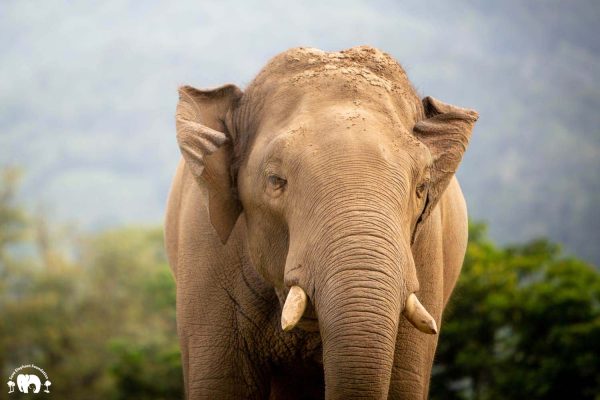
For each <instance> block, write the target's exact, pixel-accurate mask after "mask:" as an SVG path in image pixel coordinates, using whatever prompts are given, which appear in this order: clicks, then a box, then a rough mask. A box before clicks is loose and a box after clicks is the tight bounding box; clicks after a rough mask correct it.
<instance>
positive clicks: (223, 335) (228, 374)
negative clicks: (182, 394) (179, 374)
mask: <svg viewBox="0 0 600 400" xmlns="http://www.w3.org/2000/svg"><path fill="white" fill-rule="evenodd" d="M223 303H224V304H225V305H224V304H223ZM180 304H181V303H180ZM202 304H205V306H202ZM216 305H217V302H216V301H215V299H214V298H213V299H212V303H211V304H208V303H202V302H192V303H187V304H183V305H182V306H181V307H179V310H178V311H179V317H180V318H179V320H178V330H179V338H180V344H181V351H182V360H183V371H184V383H185V389H186V398H187V399H194V400H195V399H264V398H267V397H268V392H269V383H270V378H269V376H268V374H269V371H268V368H266V367H265V366H264V365H261V364H262V363H261V362H260V361H257V360H255V359H253V357H252V355H253V354H254V350H253V347H254V344H253V343H248V341H247V340H246V339H245V338H244V337H245V336H246V335H243V334H242V332H245V331H247V329H248V327H247V326H245V325H246V324H248V323H250V322H249V321H244V318H245V317H244V316H243V315H242V314H240V310H236V304H235V303H233V302H231V301H230V300H229V299H223V302H222V304H221V307H219V306H216ZM218 309H221V310H218ZM182 314H186V315H187V317H186V318H182V317H181V315H182ZM211 314H219V317H218V318H215V316H214V315H211Z"/></svg>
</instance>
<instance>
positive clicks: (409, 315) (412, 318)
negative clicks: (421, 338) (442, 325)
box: [402, 293, 438, 334]
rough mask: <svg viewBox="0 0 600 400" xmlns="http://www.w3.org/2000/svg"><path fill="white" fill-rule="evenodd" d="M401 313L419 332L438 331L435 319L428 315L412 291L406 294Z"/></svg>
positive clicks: (433, 332)
mask: <svg viewBox="0 0 600 400" xmlns="http://www.w3.org/2000/svg"><path fill="white" fill-rule="evenodd" d="M402 314H404V316H405V317H406V319H407V320H408V322H410V323H411V324H412V325H413V326H414V327H415V328H417V329H418V330H420V331H421V332H424V333H429V334H436V333H438V328H437V324H436V323H435V320H434V319H433V317H432V316H431V315H429V313H428V312H427V310H426V309H425V307H423V304H421V302H420V301H419V299H417V296H415V294H414V293H411V294H410V296H408V299H406V306H405V307H404V311H403V312H402Z"/></svg>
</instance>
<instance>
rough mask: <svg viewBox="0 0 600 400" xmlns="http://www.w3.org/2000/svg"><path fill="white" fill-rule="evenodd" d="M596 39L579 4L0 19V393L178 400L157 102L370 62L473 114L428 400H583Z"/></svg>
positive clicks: (94, 4) (161, 9)
mask: <svg viewBox="0 0 600 400" xmlns="http://www.w3.org/2000/svg"><path fill="white" fill-rule="evenodd" d="M599 20H600V3H598V2H596V1H591V0H590V1H584V0H577V1H570V2H560V1H557V0H548V1H532V0H527V1H517V0H507V1H503V2H488V1H484V0H461V1H454V2H443V1H433V2H421V1H358V0H354V1H350V0H345V1H336V0H333V1H328V2H326V4H325V2H318V1H303V2H281V1H279V2H277V1H242V0H232V1H226V0H225V1H219V2H207V1H206V2H201V1H180V2H176V3H175V2H158V1H144V2H133V1H114V0H104V1H88V2H71V1H54V0H48V1H44V2H33V1H23V0H21V1H12V0H5V1H2V2H1V3H0V169H1V171H2V172H1V174H2V177H1V178H0V379H5V382H6V381H8V377H9V376H10V374H11V373H12V371H13V369H14V368H16V367H18V366H20V365H22V364H28V363H34V364H36V365H38V366H40V367H42V368H44V369H45V371H46V372H47V373H48V375H49V379H50V380H51V381H52V386H51V387H50V391H51V394H49V395H47V394H43V393H41V394H39V396H41V397H43V396H42V395H44V396H48V397H49V396H55V398H69V399H171V398H181V396H182V394H181V390H182V389H181V387H182V382H181V373H180V364H179V352H178V345H177V339H176V333H175V320H174V307H175V305H174V303H175V296H174V284H173V280H172V278H171V275H170V270H169V268H168V266H167V263H166V261H165V255H164V251H163V248H162V228H161V221H162V214H163V211H164V204H165V201H166V196H167V193H168V189H169V185H170V180H171V177H172V175H173V173H174V169H175V166H176V163H177V161H178V158H179V150H178V148H177V146H176V142H175V130H174V109H175V104H176V101H177V91H176V89H177V86H179V85H182V84H191V85H194V86H197V87H211V86H217V85H221V84H223V83H228V82H232V83H235V84H237V85H238V86H240V87H242V88H243V87H244V86H245V85H247V84H248V83H249V82H250V81H251V80H252V78H253V77H254V76H255V75H256V74H257V72H258V71H259V69H260V68H261V67H262V66H263V65H264V64H265V63H266V62H267V61H268V59H269V58H270V57H272V56H274V55H275V54H277V53H279V52H281V51H283V50H285V49H287V48H289V47H295V46H311V47H318V48H321V49H323V50H329V51H333V50H341V49H344V48H348V47H352V46H356V45H362V44H369V45H372V46H375V47H378V48H380V49H382V50H384V51H386V52H388V53H390V54H391V55H392V56H394V57H395V58H396V59H397V60H399V61H400V63H401V64H402V65H403V66H404V68H405V69H406V71H407V73H408V75H409V77H410V79H411V81H412V82H413V84H414V85H415V87H416V88H417V90H418V91H419V93H420V94H421V95H422V96H426V95H431V96H434V97H437V98H439V99H441V100H443V101H446V102H450V103H453V104H456V105H459V106H462V107H469V108H474V109H476V110H478V111H479V113H480V119H479V122H478V123H477V125H476V128H475V131H474V133H473V138H472V142H471V144H470V147H469V149H468V151H467V153H466V156H465V158H464V161H463V163H462V166H461V168H460V171H459V173H458V175H459V179H460V181H461V184H462V187H463V191H464V192H465V197H466V198H467V202H468V205H469V210H470V216H471V219H472V224H471V225H472V226H471V241H470V245H469V250H468V255H467V261H466V264H465V267H464V272H463V275H462V277H461V280H460V282H459V286H458V288H457V291H456V296H455V298H454V300H453V301H452V303H451V305H450V307H449V308H448V310H447V312H446V314H445V318H446V320H447V322H446V323H445V325H444V326H443V329H442V337H441V341H440V346H439V349H438V354H437V356H436V365H435V367H434V376H433V380H432V389H431V398H434V399H454V398H456V399H507V398H515V399H518V398H529V399H537V398H540V399H542V398H544V399H545V398H570V399H579V398H596V399H599V398H600V395H599V393H600V361H599V360H600V274H599V271H598V268H597V267H595V265H599V264H600V246H599V242H600V240H599V239H600V237H599V236H600V213H599V212H598V208H597V207H596V205H597V204H600V179H599V176H598V173H599V172H600V168H599V167H600V112H599V110H600V79H599V78H600V28H599V27H598V21H599ZM7 392H8V386H4V389H0V399H1V398H9V397H6V396H9V395H8V394H7ZM10 396H12V397H10V398H19V397H18V394H17V393H11V394H10Z"/></svg>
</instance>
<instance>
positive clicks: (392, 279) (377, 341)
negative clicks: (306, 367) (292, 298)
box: [313, 214, 416, 399]
mask: <svg viewBox="0 0 600 400" xmlns="http://www.w3.org/2000/svg"><path fill="white" fill-rule="evenodd" d="M363 216H364V214H363ZM377 220H380V222H382V221H381V214H378V215H374V216H373V217H372V218H370V223H368V224H366V225H365V224H364V221H365V220H364V219H362V220H361V221H357V223H356V224H352V225H354V226H348V225H349V224H351V223H349V224H345V225H346V226H347V227H348V228H349V229H348V230H347V231H346V232H354V233H352V234H348V235H346V236H342V237H337V238H336V239H333V240H331V241H329V243H327V245H326V246H325V247H324V252H321V254H327V255H325V256H324V257H320V258H321V260H322V263H323V264H322V268H320V270H321V271H323V273H322V275H321V276H319V277H317V280H316V282H315V292H314V299H313V301H314V305H315V308H316V311H317V314H318V317H319V326H320V330H321V337H322V341H323V366H324V370H325V388H326V398H327V399H352V398H361V399H386V398H387V395H388V390H389V385H390V377H391V372H392V365H393V359H394V348H395V343H396V336H397V332H398V323H399V318H400V314H401V313H402V311H403V309H404V306H405V303H406V300H407V298H408V296H409V294H410V290H411V289H412V290H414V286H415V285H416V274H415V272H414V266H413V263H412V258H411V257H410V255H409V254H407V252H405V251H402V250H403V249H404V248H405V247H404V246H402V245H401V243H399V242H398V243H394V241H393V240H390V239H391V238H400V237H401V234H400V232H392V231H394V229H393V228H392V227H393V226H394V225H393V224H391V223H379V224H377V225H376V226H375V225H373V221H377ZM332 225H334V226H335V225H337V224H335V223H334V224H332ZM338 227H339V225H338ZM408 251H409V250H408Z"/></svg>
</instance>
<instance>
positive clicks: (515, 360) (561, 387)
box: [431, 225, 600, 399]
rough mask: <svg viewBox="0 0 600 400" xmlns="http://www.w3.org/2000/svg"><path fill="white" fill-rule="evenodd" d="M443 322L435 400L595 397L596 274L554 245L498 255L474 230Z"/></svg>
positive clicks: (599, 292)
mask: <svg viewBox="0 0 600 400" xmlns="http://www.w3.org/2000/svg"><path fill="white" fill-rule="evenodd" d="M444 320H445V321H444V323H443V327H442V333H441V337H440V343H439V347H438V352H437V355H436V365H435V368H434V374H433V381H432V388H431V398H432V399H519V398H526V399H549V398H569V399H591V398H594V396H598V394H599V393H600V357H598V355H599V354H600V274H599V273H598V272H597V271H596V270H595V269H594V268H593V267H592V266H590V265H588V264H586V263H584V262H581V261H579V260H576V259H573V258H565V257H562V256H561V254H560V250H559V248H558V247H557V246H556V245H554V244H551V243H549V242H547V241H545V240H538V241H533V242H530V243H527V244H524V245H518V246H510V247H506V248H498V247H496V246H495V245H494V244H492V243H491V242H490V241H489V240H488V239H487V237H486V233H485V229H484V227H483V226H482V225H472V226H471V238H470V243H469V247H468V250H467V257H466V261H465V264H464V266H463V271H462V274H461V277H460V279H459V282H458V285H457V288H456V292H455V294H454V297H453V299H452V300H451V303H450V305H449V307H448V309H447V310H446V313H445V315H444ZM596 398H598V397H596Z"/></svg>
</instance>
